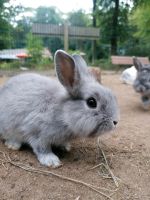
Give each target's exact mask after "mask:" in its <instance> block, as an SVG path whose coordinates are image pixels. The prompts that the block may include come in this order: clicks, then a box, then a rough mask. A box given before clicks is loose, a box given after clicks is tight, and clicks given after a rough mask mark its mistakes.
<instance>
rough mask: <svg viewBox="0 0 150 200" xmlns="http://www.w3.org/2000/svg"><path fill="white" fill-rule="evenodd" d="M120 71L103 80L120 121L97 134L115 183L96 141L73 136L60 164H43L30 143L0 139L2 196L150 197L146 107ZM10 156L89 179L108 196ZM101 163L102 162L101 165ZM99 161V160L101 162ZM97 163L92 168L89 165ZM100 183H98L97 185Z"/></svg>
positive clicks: (59, 199) (16, 199)
mask: <svg viewBox="0 0 150 200" xmlns="http://www.w3.org/2000/svg"><path fill="white" fill-rule="evenodd" d="M119 77H120V74H114V73H107V74H106V73H105V74H104V75H103V76H102V81H103V84H104V85H107V86H109V87H110V88H112V89H113V90H114V92H115V94H116V96H117V98H118V102H119V106H120V113H121V114H120V117H121V119H120V122H119V124H118V127H117V129H116V131H115V132H114V133H112V134H108V135H104V136H102V137H101V138H100V140H101V149H102V150H103V151H104V153H105V156H106V158H107V161H108V165H109V167H110V170H111V171H112V173H113V174H114V176H115V177H117V178H115V180H116V181H117V183H118V187H116V185H115V182H114V180H113V179H112V178H111V176H110V171H109V170H107V168H106V163H105V161H104V157H103V156H102V153H101V151H100V149H99V148H98V146H97V140H94V139H86V140H78V141H74V142H73V144H72V150H71V151H70V152H69V153H61V152H58V151H57V153H58V154H61V155H60V156H61V160H62V162H63V166H62V167H60V168H57V169H51V168H47V167H43V166H41V165H40V164H39V162H38V161H37V159H36V157H35V155H34V154H33V153H32V151H31V150H30V149H29V148H23V149H21V150H20V151H11V150H8V149H7V147H5V146H4V144H3V142H2V141H0V200H6V199H7V200H27V199H28V200H105V199H113V200H149V199H150V111H145V110H143V109H142V108H141V105H140V98H139V96H138V94H136V93H135V92H134V90H133V88H132V86H130V85H125V84H122V83H121V82H120V80H119ZM5 80H6V78H0V84H2V83H3V82H4V81H5ZM2 152H4V153H5V154H7V155H9V156H10V158H11V160H12V161H13V162H14V163H23V164H25V165H28V166H30V167H34V168H38V169H40V170H47V171H49V172H53V173H56V174H59V175H63V176H67V177H70V178H73V179H76V180H79V181H82V182H85V183H88V184H92V185H93V186H94V187H97V188H96V189H97V190H99V191H101V192H103V193H105V194H107V195H112V196H111V198H106V197H104V196H103V195H100V194H99V193H98V192H96V191H94V190H92V189H90V188H89V187H86V186H84V185H82V184H79V183H74V182H69V181H67V180H64V179H62V178H58V177H56V176H54V175H44V174H38V173H34V172H28V171H25V170H24V169H21V168H18V167H16V166H13V165H12V164H10V163H7V162H4V159H5V158H4V155H3V154H2ZM102 163H103V164H102ZM99 164H100V165H99ZM96 165H99V166H98V167H96V168H94V169H91V168H92V167H94V166H96ZM98 187H100V188H101V189H100V188H98Z"/></svg>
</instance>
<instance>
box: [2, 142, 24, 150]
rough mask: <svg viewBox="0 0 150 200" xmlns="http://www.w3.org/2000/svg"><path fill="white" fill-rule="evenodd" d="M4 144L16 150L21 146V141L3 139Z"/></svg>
mask: <svg viewBox="0 0 150 200" xmlns="http://www.w3.org/2000/svg"><path fill="white" fill-rule="evenodd" d="M5 145H6V146H7V147H8V148H9V149H13V150H18V149H20V147H21V143H19V142H16V141H11V140H6V141H5Z"/></svg>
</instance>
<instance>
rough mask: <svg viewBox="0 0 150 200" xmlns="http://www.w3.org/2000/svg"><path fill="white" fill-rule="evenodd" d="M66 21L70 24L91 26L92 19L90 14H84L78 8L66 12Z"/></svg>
mask: <svg viewBox="0 0 150 200" xmlns="http://www.w3.org/2000/svg"><path fill="white" fill-rule="evenodd" d="M67 20H68V22H69V24H70V25H71V26H84V27H87V26H91V25H92V21H91V17H90V15H88V14H86V13H85V12H84V11H83V10H81V9H80V10H78V11H75V12H71V13H69V14H68V19H67Z"/></svg>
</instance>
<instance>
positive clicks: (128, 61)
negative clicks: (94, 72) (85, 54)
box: [111, 56, 149, 65]
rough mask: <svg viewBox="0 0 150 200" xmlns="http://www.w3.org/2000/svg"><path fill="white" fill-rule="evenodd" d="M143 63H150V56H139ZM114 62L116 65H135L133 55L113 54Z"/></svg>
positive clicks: (112, 59)
mask: <svg viewBox="0 0 150 200" xmlns="http://www.w3.org/2000/svg"><path fill="white" fill-rule="evenodd" d="M137 58H138V59H139V60H140V61H141V62H142V63H143V64H149V58H148V57H137ZM111 61H112V64H115V65H133V57H132V56H111Z"/></svg>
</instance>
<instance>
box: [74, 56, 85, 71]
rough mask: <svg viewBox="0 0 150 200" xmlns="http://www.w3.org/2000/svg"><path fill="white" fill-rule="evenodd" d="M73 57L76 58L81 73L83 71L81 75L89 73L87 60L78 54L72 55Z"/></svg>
mask: <svg viewBox="0 0 150 200" xmlns="http://www.w3.org/2000/svg"><path fill="white" fill-rule="evenodd" d="M72 57H73V58H74V60H75V64H76V66H77V67H78V69H79V71H81V73H85V72H87V64H86V62H85V60H84V59H83V58H82V57H81V56H80V55H77V54H74V55H72Z"/></svg>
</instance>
